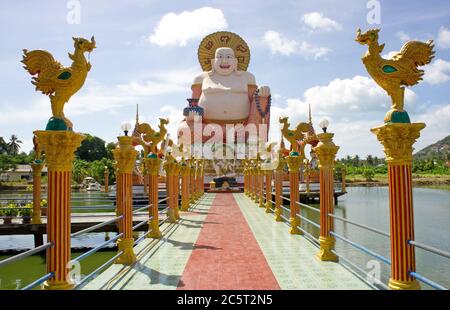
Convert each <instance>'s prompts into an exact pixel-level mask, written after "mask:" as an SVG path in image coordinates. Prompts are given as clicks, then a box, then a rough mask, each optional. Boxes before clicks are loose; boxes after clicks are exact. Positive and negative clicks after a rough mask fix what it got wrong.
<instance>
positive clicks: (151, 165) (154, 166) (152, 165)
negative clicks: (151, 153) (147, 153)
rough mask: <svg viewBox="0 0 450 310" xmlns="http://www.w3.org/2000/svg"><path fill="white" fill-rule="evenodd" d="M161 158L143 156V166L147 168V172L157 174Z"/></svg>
mask: <svg viewBox="0 0 450 310" xmlns="http://www.w3.org/2000/svg"><path fill="white" fill-rule="evenodd" d="M161 162H162V160H161V159H160V158H157V157H155V158H149V157H147V158H145V159H144V165H145V168H147V170H148V173H149V174H150V175H158V173H159V167H161Z"/></svg>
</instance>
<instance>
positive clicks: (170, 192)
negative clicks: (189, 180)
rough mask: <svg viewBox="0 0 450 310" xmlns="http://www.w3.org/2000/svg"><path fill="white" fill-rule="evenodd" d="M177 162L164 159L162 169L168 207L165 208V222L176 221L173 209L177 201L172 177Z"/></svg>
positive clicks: (174, 174)
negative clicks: (164, 176)
mask: <svg viewBox="0 0 450 310" xmlns="http://www.w3.org/2000/svg"><path fill="white" fill-rule="evenodd" d="M177 166H178V164H177V163H176V162H175V161H166V162H165V163H164V170H165V171H166V192H167V197H168V198H169V200H168V205H169V209H168V210H167V222H169V223H177V213H176V210H175V207H176V205H177V204H178V202H176V201H175V182H174V178H175V176H176V173H177V172H176V171H177V169H178V167H177Z"/></svg>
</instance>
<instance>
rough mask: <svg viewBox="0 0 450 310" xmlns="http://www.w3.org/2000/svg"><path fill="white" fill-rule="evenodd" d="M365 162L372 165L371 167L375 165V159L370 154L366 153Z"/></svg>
mask: <svg viewBox="0 0 450 310" xmlns="http://www.w3.org/2000/svg"><path fill="white" fill-rule="evenodd" d="M366 163H367V165H369V166H372V167H373V166H375V161H374V159H373V156H372V155H367V157H366Z"/></svg>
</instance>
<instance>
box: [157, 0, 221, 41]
mask: <svg viewBox="0 0 450 310" xmlns="http://www.w3.org/2000/svg"><path fill="white" fill-rule="evenodd" d="M227 27H228V23H227V20H226V19H225V16H224V14H223V12H222V11H221V10H219V9H215V8H211V7H203V8H200V9H196V10H193V11H184V12H182V13H180V14H176V13H174V12H171V13H168V14H166V15H164V16H163V17H162V18H161V20H160V21H159V23H158V26H156V28H155V29H154V31H153V33H152V34H151V35H150V36H149V38H148V39H149V41H150V42H151V43H153V44H156V45H159V46H174V45H178V46H185V45H186V44H187V42H188V41H189V40H192V39H197V38H201V37H203V36H205V35H207V34H209V33H211V32H214V31H218V30H224V29H226V28H227Z"/></svg>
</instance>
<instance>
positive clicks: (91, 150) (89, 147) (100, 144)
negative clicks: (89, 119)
mask: <svg viewBox="0 0 450 310" xmlns="http://www.w3.org/2000/svg"><path fill="white" fill-rule="evenodd" d="M75 155H76V156H77V157H78V158H79V159H81V160H85V161H88V162H93V161H95V160H100V159H102V158H104V157H106V156H107V152H106V147H105V141H103V140H102V139H100V138H99V137H95V136H91V135H89V134H87V135H86V139H84V140H83V142H81V146H80V147H79V148H78V150H77V151H76V152H75Z"/></svg>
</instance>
